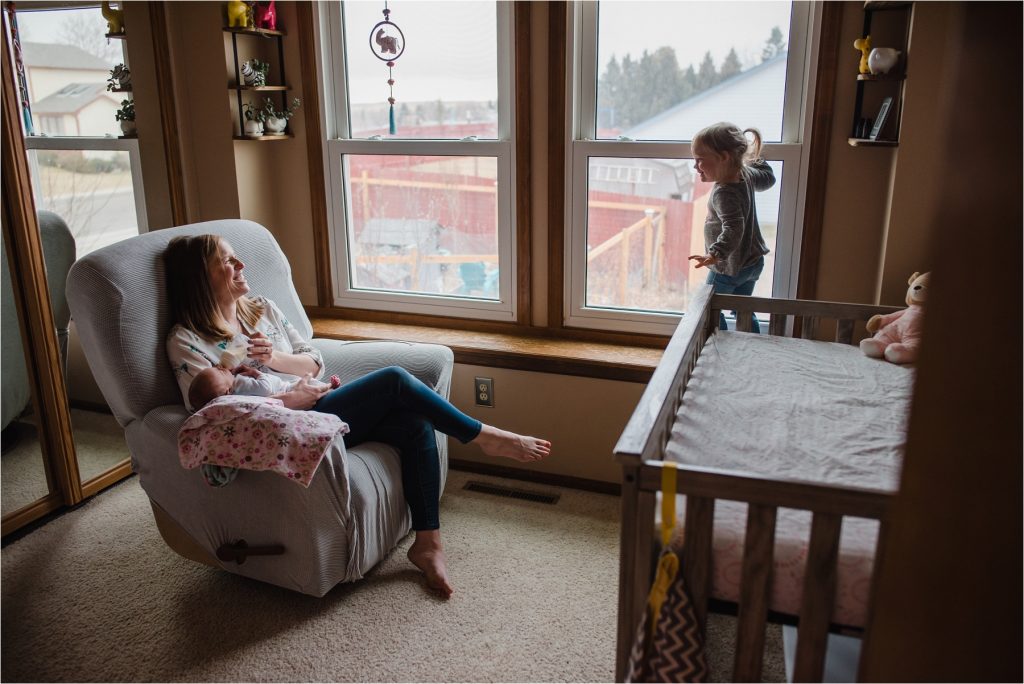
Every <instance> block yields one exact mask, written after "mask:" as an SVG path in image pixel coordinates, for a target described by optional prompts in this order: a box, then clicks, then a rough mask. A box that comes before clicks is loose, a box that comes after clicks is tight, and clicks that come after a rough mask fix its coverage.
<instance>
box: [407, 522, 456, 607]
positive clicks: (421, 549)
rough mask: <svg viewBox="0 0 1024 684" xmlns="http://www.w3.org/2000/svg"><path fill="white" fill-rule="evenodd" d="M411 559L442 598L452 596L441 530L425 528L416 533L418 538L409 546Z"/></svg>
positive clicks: (428, 583) (428, 584)
mask: <svg viewBox="0 0 1024 684" xmlns="http://www.w3.org/2000/svg"><path fill="white" fill-rule="evenodd" d="M406 555H408V556H409V560H410V561H412V564H413V565H415V566H416V567H417V568H419V569H420V570H422V571H423V574H424V575H426V576H427V586H429V587H430V588H431V589H433V590H434V591H436V592H437V593H438V594H439V595H440V596H441V598H443V599H447V598H451V595H452V592H454V591H455V589H453V588H452V585H451V583H450V582H449V581H448V567H447V565H446V562H445V557H444V547H443V546H442V545H441V532H440V531H439V530H423V531H419V532H417V533H416V540H415V541H414V542H413V543H412V546H411V547H409V553H408V554H406Z"/></svg>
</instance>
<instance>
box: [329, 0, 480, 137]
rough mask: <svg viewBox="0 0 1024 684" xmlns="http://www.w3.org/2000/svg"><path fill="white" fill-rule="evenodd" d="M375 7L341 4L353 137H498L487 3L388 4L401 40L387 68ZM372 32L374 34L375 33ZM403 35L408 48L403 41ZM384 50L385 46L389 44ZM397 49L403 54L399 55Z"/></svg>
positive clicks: (384, 37)
mask: <svg viewBox="0 0 1024 684" xmlns="http://www.w3.org/2000/svg"><path fill="white" fill-rule="evenodd" d="M381 7H382V5H381V4H380V3H372V2H349V3H345V7H344V11H345V20H344V31H345V46H346V64H347V74H346V76H347V79H346V83H347V86H348V101H349V113H350V118H351V131H352V137H353V138H368V137H370V136H374V135H380V136H382V137H389V138H408V139H413V138H421V139H428V138H429V139H456V140H457V139H462V138H466V137H469V136H472V135H475V136H477V137H478V138H481V139H483V138H487V139H494V138H497V137H498V90H499V86H498V42H497V41H496V40H495V36H496V34H497V11H496V8H495V3H487V2H403V3H393V4H392V5H391V6H390V9H391V15H390V19H391V21H392V22H393V23H394V24H396V25H398V26H399V27H400V29H401V32H402V33H401V34H398V33H395V32H394V31H391V32H392V33H394V34H395V35H394V36H388V35H380V36H379V37H380V39H381V40H382V41H383V40H386V39H387V38H388V37H395V38H396V39H397V43H396V44H395V45H394V46H393V47H395V48H396V49H397V50H398V51H399V52H400V53H401V56H400V58H399V59H398V60H397V61H395V66H394V67H393V68H392V69H391V70H390V76H389V69H388V66H387V64H386V62H384V61H382V60H381V59H378V57H377V56H376V55H375V52H377V53H379V54H382V55H384V56H390V54H391V53H389V52H386V51H384V49H383V48H384V47H385V46H383V45H381V44H377V45H376V46H374V44H373V43H371V42H370V41H375V40H376V39H377V37H378V34H377V32H373V33H372V34H371V29H373V28H374V27H375V26H376V25H377V23H378V22H380V21H382V19H383V15H382V14H381ZM379 30H380V29H377V31H379ZM404 37H408V39H409V42H408V45H403V38H404ZM389 47H391V46H389ZM403 50H404V51H403ZM389 78H391V79H393V80H394V81H395V83H394V93H393V94H394V98H395V125H396V133H395V135H391V134H390V133H389V119H388V117H389V104H388V97H389V96H390V95H391V89H390V88H389V85H388V79H389Z"/></svg>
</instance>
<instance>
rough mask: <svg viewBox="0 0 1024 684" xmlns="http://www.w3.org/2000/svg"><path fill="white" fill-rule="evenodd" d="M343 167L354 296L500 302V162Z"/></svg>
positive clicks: (383, 158) (353, 160)
mask: <svg viewBox="0 0 1024 684" xmlns="http://www.w3.org/2000/svg"><path fill="white" fill-rule="evenodd" d="M343 159H344V165H345V167H346V178H347V180H346V188H347V193H348V198H349V202H348V212H349V220H348V221H347V224H348V226H349V231H348V235H347V240H348V250H347V253H348V254H349V255H350V261H349V274H350V281H351V282H350V286H351V287H352V288H354V289H361V290H379V291H388V292H404V293H414V294H429V295H445V296H450V297H460V298H473V299H487V300H497V299H498V291H499V267H498V264H499V258H498V160H497V159H496V158H495V157H482V156H439V155H436V156H413V155H345V156H344V157H343Z"/></svg>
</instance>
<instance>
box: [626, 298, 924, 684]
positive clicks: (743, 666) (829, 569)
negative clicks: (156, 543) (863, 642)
mask: <svg viewBox="0 0 1024 684" xmlns="http://www.w3.org/2000/svg"><path fill="white" fill-rule="evenodd" d="M723 310H734V311H735V312H736V326H737V329H738V331H740V332H749V331H750V330H751V328H752V320H751V316H750V314H751V313H752V312H758V313H761V314H769V315H770V323H769V326H768V331H767V332H768V334H767V335H756V336H755V335H738V334H737V333H735V332H732V333H724V334H723V333H717V332H716V331H717V328H718V325H719V313H720V312H722V311H723ZM897 310H898V309H897V308H894V307H884V306H871V305H858V304H841V303H831V302H819V301H801V300H782V299H760V298H753V297H741V296H734V295H717V294H712V292H711V288H710V286H704V287H703V288H702V289H701V290H700V291H699V292H698V293H697V294H696V296H695V297H694V299H693V300H692V303H691V306H690V310H689V311H688V312H687V314H686V315H685V316H683V318H682V320H681V321H680V323H679V326H678V328H677V329H676V331H675V334H674V335H673V336H672V339H671V341H670V342H669V344H668V347H667V348H666V350H665V353H664V355H663V357H662V359H661V362H660V363H659V365H658V367H657V369H656V370H655V372H654V375H653V376H652V378H651V381H650V383H649V384H648V386H647V389H646V391H645V392H644V394H643V396H642V397H641V399H640V403H639V404H638V406H637V408H636V410H635V411H634V413H633V415H632V418H631V419H630V421H629V423H628V424H627V426H626V428H625V430H624V432H623V434H622V436H621V438H620V439H619V441H618V444H617V445H616V447H615V458H616V459H617V460H618V461H619V462H620V463H621V464H622V469H623V478H622V532H621V534H622V539H621V559H620V574H619V619H618V644H617V658H616V677H617V679H618V681H622V679H623V677H624V674H625V669H626V665H627V659H628V657H629V651H630V647H631V644H632V641H633V638H634V636H635V634H636V629H637V625H638V621H639V620H640V619H641V616H642V615H643V610H644V601H645V598H646V595H647V592H648V590H649V588H650V581H651V576H652V571H653V567H654V562H655V559H656V551H657V549H656V545H657V543H658V542H656V535H655V529H656V528H655V519H656V518H655V501H656V495H657V492H658V491H659V490H660V488H661V482H662V474H661V471H662V468H663V465H664V462H665V460H666V456H667V452H668V451H669V447H670V442H671V441H672V434H673V430H674V426H675V425H676V423H677V420H678V419H677V412H679V409H680V406H681V405H683V408H684V410H685V409H686V408H687V407H686V403H687V401H689V399H690V398H695V395H694V393H696V392H697V390H696V389H693V388H690V390H689V391H691V395H690V397H689V398H688V399H687V400H686V401H684V397H687V394H686V393H687V392H688V386H689V385H690V384H691V378H692V377H693V376H694V370H695V368H699V369H701V372H703V369H704V368H705V367H706V366H707V362H702V364H701V365H698V361H699V359H701V355H702V352H704V350H705V346H706V344H707V343H708V341H709V340H715V341H716V342H715V345H711V346H718V344H719V342H720V341H721V342H724V341H726V340H730V341H731V340H740V339H742V341H743V342H744V343H745V344H747V345H748V347H749V346H750V345H751V344H758V343H761V344H764V342H763V341H764V340H767V341H768V342H767V343H768V344H782V345H791V346H793V345H795V346H800V345H803V346H804V347H806V348H808V349H812V351H814V350H818V349H825V350H826V351H830V352H839V353H841V354H842V355H844V357H843V358H845V359H847V360H846V361H844V362H842V363H849V364H860V363H861V360H860V359H861V358H862V357H861V356H857V357H856V358H855V357H854V351H855V352H856V354H857V355H859V354H860V352H859V350H851V349H850V348H849V347H848V346H843V347H837V346H836V345H834V344H832V343H828V342H810V343H803V342H799V341H788V340H786V341H784V340H780V339H779V337H789V338H794V337H795V338H803V339H806V340H814V339H815V338H816V336H817V332H818V330H819V328H820V329H821V330H825V328H824V327H823V326H824V325H826V324H827V321H829V320H832V321H834V322H835V324H834V325H835V336H834V339H835V341H836V342H837V343H842V344H843V345H852V344H855V333H858V334H859V336H861V337H863V336H864V335H865V334H866V333H865V331H864V328H863V325H862V323H863V322H865V321H867V319H869V318H870V317H871V316H873V315H875V314H885V313H890V312H892V311H897ZM829 325H831V324H829ZM730 336H731V337H730ZM773 336H774V337H775V342H772V341H771V338H772V337H773ZM758 341H761V342H758ZM815 345H819V346H815ZM822 345H823V346H822ZM721 346H723V347H724V346H725V345H721ZM709 354H710V352H709ZM863 361H864V362H866V363H875V364H885V362H884V361H876V360H873V359H866V358H864V359H863ZM865 367H866V368H868V370H869V372H870V371H874V370H876V369H877V370H878V371H879V372H890V371H889V370H888V369H884V368H882V367H880V366H879V367H875V366H865ZM858 368H860V366H858ZM892 368H898V367H892ZM892 372H895V373H901V372H902V373H908V374H910V375H909V376H904V377H901V378H900V379H899V382H901V383H903V384H902V385H901V386H900V388H899V389H900V390H901V391H902V389H904V388H905V387H909V383H912V371H910V370H903V371H892ZM694 384H696V383H694ZM704 391H705V392H706V389H705V390H704ZM905 393H906V397H905V400H906V403H907V405H908V406H909V394H910V393H909V389H907V390H906V392H905ZM882 408H883V409H884V407H882ZM681 415H682V414H681ZM753 420H754V421H756V420H757V418H756V417H754V418H753ZM893 429H894V434H895V432H898V430H899V427H898V426H896V427H895V428H893ZM903 433H905V429H904V430H903ZM900 439H902V437H900ZM677 440H678V434H677ZM802 446H803V447H805V446H806V445H802ZM673 448H674V447H673ZM803 450H804V451H806V448H804V449H803ZM694 451H697V452H699V451H700V450H699V449H697V450H694ZM775 451H779V450H778V449H776V450H775ZM782 451H785V450H782ZM890 451H893V450H890ZM894 451H898V452H899V453H900V454H901V453H902V450H901V448H898V447H897V448H896V449H894ZM698 456H699V454H698ZM894 458H895V459H896V461H897V462H896V463H895V464H892V465H891V466H890V467H891V468H896V471H895V472H896V473H897V475H895V476H893V477H891V481H892V483H893V484H892V486H889V487H864V486H849V485H848V484H847V483H845V482H830V483H822V482H820V481H811V480H808V479H804V478H802V477H800V476H796V477H793V476H792V472H791V471H790V474H789V475H788V476H783V477H779V476H776V475H775V474H773V473H757V472H752V471H748V470H747V469H745V468H744V469H741V468H735V467H733V468H728V469H723V468H720V467H708V466H706V465H702V463H701V462H700V460H699V458H697V459H690V460H691V462H689V463H683V464H679V465H678V468H679V473H678V477H677V478H676V479H677V491H678V493H679V494H682V495H685V497H686V500H685V504H684V509H685V519H684V525H685V536H684V542H683V553H682V567H683V573H684V577H685V580H686V583H687V586H688V588H689V591H690V593H691V597H692V599H693V602H694V606H695V609H696V612H697V619H698V620H699V621H700V623H701V626H702V628H705V627H706V616H707V612H708V610H709V606H710V608H711V609H712V610H716V609H721V608H723V607H725V608H727V609H728V608H735V609H736V611H737V617H738V620H737V623H738V628H737V634H736V652H735V661H734V671H733V679H734V681H760V676H761V667H762V659H763V655H762V654H763V651H764V638H765V627H766V623H767V621H768V620H769V619H773V620H777V619H779V618H780V616H782V617H785V616H789V617H788V618H786V619H787V621H793V618H796V619H797V620H798V623H799V640H798V644H797V651H796V660H795V665H794V680H795V681H821V678H822V675H823V671H824V661H825V650H826V645H827V639H828V634H829V632H830V630H832V631H835V630H839V629H843V628H848V627H849V625H848V624H847V625H840V624H837V623H836V621H835V620H834V617H833V607H834V605H835V598H836V587H837V559H838V556H839V549H840V532H841V527H842V524H843V520H844V519H846V518H849V517H851V516H852V517H855V518H867V519H871V520H874V521H878V522H877V539H879V540H880V539H881V537H882V535H884V533H885V521H886V516H887V511H888V509H889V505H890V502H891V498H892V493H893V490H894V489H895V484H894V483H895V482H896V481H898V467H899V463H898V458H899V456H895V457H894ZM797 467H799V466H797ZM716 501H721V502H723V506H722V507H724V506H725V505H733V506H734V505H735V504H726V503H724V502H744V503H745V504H747V514H746V521H745V533H744V541H743V542H742V544H741V545H740V546H741V552H742V561H741V563H739V565H740V566H741V570H739V573H740V575H741V577H740V579H739V587H738V590H737V591H738V596H737V597H735V598H736V599H737V600H735V601H734V602H732V603H731V604H724V603H722V602H721V601H718V600H716V597H714V596H712V570H713V565H712V564H713V562H714V561H713V555H714V552H713V541H714V540H716V535H717V534H718V533H719V530H718V525H717V523H715V522H714V521H715V518H716V512H715V509H716V506H715V504H716ZM780 508H785V509H798V510H800V511H809V512H810V513H809V514H801V515H811V516H813V517H812V518H810V525H809V527H810V534H809V541H808V540H807V539H805V540H804V541H803V543H804V544H806V564H805V565H804V566H803V569H802V573H803V577H802V586H798V587H795V589H794V591H796V592H798V593H797V594H794V596H796V599H795V603H796V604H798V605H796V607H795V608H791V609H789V610H786V611H781V612H780V611H779V610H778V609H777V608H775V607H773V606H771V605H770V603H771V599H772V597H773V595H774V594H773V578H772V574H773V551H774V549H775V547H776V545H777V544H779V543H781V541H782V540H781V538H780V539H776V520H777V516H778V513H779V509H780ZM681 510H683V509H681ZM787 513H788V512H787ZM861 522H868V521H861ZM871 524H872V525H876V523H873V522H872V523H871ZM876 549H877V543H875V544H874V545H872V546H871V547H870V550H869V553H870V554H871V556H872V558H873V555H874V551H875V550H876ZM868 562H869V563H871V559H869V561H868ZM870 579H871V574H870V566H869V569H868V576H867V579H866V580H865V581H866V582H868V583H870ZM869 587H870V584H869V585H868V588H867V589H864V590H863V591H862V593H863V594H864V603H865V606H864V610H865V612H866V605H867V603H868V595H869V593H870V589H869ZM775 592H776V593H777V592H778V587H777V586H776V587H775ZM770 608H771V610H770ZM862 625H863V623H861V626H862ZM854 631H856V630H854Z"/></svg>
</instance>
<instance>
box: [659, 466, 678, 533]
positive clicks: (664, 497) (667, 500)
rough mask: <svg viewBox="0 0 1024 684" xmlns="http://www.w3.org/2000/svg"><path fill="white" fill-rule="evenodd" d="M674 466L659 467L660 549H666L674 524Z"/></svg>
mask: <svg viewBox="0 0 1024 684" xmlns="http://www.w3.org/2000/svg"><path fill="white" fill-rule="evenodd" d="M676 472H677V471H676V464H675V463H672V462H667V463H663V464H662V466H661V548H663V549H667V548H668V543H669V542H670V541H671V540H672V528H673V527H675V524H676Z"/></svg>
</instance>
